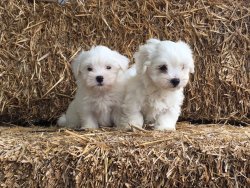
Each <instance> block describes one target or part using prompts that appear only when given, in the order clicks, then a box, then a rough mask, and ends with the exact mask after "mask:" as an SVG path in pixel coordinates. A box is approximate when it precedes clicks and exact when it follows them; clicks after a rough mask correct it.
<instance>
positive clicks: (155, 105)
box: [142, 94, 174, 121]
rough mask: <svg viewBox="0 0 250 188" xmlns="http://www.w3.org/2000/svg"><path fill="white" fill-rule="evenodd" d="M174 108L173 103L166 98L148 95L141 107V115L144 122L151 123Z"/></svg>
mask: <svg viewBox="0 0 250 188" xmlns="http://www.w3.org/2000/svg"><path fill="white" fill-rule="evenodd" d="M172 106H174V103H173V101H171V99H170V98H168V97H167V96H160V95H157V94H155V95H150V96H148V97H146V99H145V101H144V103H143V105H142V113H143V115H144V116H145V118H146V120H148V121H153V120H155V119H156V117H157V116H158V115H159V114H161V113H163V112H164V111H166V110H168V109H169V108H171V107H172Z"/></svg>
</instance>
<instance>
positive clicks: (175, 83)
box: [170, 78, 180, 87]
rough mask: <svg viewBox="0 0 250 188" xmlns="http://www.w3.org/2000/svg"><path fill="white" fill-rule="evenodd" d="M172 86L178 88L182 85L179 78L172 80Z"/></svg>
mask: <svg viewBox="0 0 250 188" xmlns="http://www.w3.org/2000/svg"><path fill="white" fill-rule="evenodd" d="M170 82H171V84H172V85H173V86H174V87H176V86H178V84H179V83H180V79H179V78H173V79H171V80H170Z"/></svg>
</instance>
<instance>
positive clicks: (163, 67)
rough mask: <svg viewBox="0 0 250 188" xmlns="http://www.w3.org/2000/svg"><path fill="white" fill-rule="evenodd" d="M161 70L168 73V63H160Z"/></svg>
mask: <svg viewBox="0 0 250 188" xmlns="http://www.w3.org/2000/svg"><path fill="white" fill-rule="evenodd" d="M159 70H160V71H161V72H163V73H166V72H167V71H168V67H167V65H160V66H159Z"/></svg>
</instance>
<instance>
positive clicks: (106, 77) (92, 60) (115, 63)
mask: <svg viewBox="0 0 250 188" xmlns="http://www.w3.org/2000/svg"><path fill="white" fill-rule="evenodd" d="M128 63H129V60H128V58H127V57H125V56H123V55H121V54H119V53H118V52H116V51H112V50H110V49H109V48H107V47H105V46H96V47H92V48H91V49H90V50H89V51H82V52H80V54H79V55H78V56H77V57H76V58H75V60H74V61H73V62H72V69H73V73H74V76H75V79H76V80H77V83H78V84H83V85H84V86H86V87H88V88H90V89H97V90H107V89H110V88H112V86H113V85H114V84H116V81H117V79H118V74H119V73H120V72H121V71H125V70H126V69H127V68H128Z"/></svg>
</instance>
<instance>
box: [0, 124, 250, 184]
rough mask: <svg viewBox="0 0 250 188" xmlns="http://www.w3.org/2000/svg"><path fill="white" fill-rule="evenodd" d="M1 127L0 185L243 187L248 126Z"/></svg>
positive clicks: (249, 150) (249, 175)
mask: <svg viewBox="0 0 250 188" xmlns="http://www.w3.org/2000/svg"><path fill="white" fill-rule="evenodd" d="M177 130H178V131H176V132H156V131H144V132H141V131H135V132H121V131H116V130H108V129H103V130H96V131H85V132H75V131H72V130H61V131H58V130H55V128H53V129H42V128H39V127H33V128H20V127H14V128H3V127H1V128H0V163H1V165H0V186H1V187H228V188H233V187H248V185H249V184H250V163H249V161H250V142H249V139H250V128H249V127H245V128H244V127H233V126H227V125H224V126H222V125H200V126H192V125H189V124H185V123H182V124H178V126H177Z"/></svg>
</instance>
